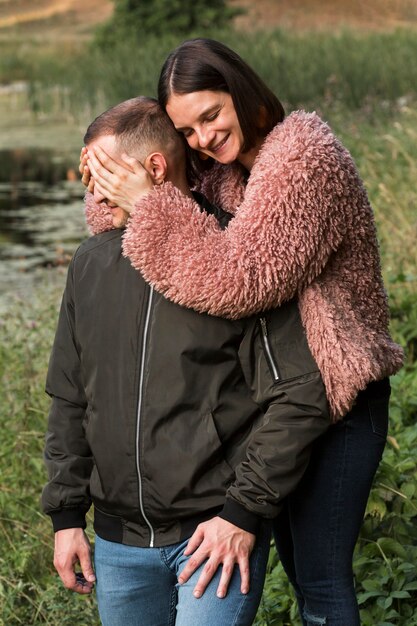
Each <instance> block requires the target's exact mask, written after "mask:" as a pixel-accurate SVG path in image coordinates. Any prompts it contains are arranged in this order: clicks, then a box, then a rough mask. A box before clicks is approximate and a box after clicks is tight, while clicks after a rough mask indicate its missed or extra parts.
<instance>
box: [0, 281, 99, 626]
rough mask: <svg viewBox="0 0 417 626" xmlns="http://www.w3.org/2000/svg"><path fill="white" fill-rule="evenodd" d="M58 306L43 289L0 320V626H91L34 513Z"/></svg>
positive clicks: (88, 611)
mask: <svg viewBox="0 0 417 626" xmlns="http://www.w3.org/2000/svg"><path fill="white" fill-rule="evenodd" d="M58 301H59V295H58V294H57V293H55V292H52V293H51V289H50V288H49V287H48V285H47V284H45V285H42V292H41V293H40V295H39V298H37V299H35V300H34V301H33V302H32V303H31V307H30V309H29V308H28V307H27V306H26V304H25V303H24V302H22V301H17V302H16V303H15V304H14V305H13V307H12V310H11V311H10V312H9V313H7V314H5V315H3V316H2V318H1V319H0V427H1V432H2V436H1V441H0V476H1V485H0V545H1V551H0V624H5V625H6V624H7V625H8V626H9V625H10V626H11V625H12V624H13V625H16V626H17V625H19V624H21V625H22V626H27V625H28V624H47V625H49V626H56V625H57V624H60V625H61V624H62V625H67V626H74V624H77V626H94V624H97V625H98V624H99V621H98V619H97V615H96V608H95V606H94V603H93V602H92V600H91V599H89V598H85V597H80V596H78V597H75V596H72V595H71V594H68V593H66V591H65V590H64V589H63V588H62V587H61V586H60V585H58V584H57V580H56V576H55V574H54V573H53V567H52V548H53V533H52V530H51V524H50V522H49V520H48V519H46V518H45V517H44V516H43V515H42V514H41V512H40V506H39V497H40V491H41V486H42V485H43V484H44V482H45V480H46V475H45V469H44V466H43V460H42V450H43V442H44V435H45V427H46V415H47V411H48V405H49V401H48V399H47V397H46V394H45V393H44V386H45V367H46V364H47V359H48V356H47V355H48V352H49V349H50V346H51V343H52V339H53V334H54V327H55V324H56V320H57V304H58Z"/></svg>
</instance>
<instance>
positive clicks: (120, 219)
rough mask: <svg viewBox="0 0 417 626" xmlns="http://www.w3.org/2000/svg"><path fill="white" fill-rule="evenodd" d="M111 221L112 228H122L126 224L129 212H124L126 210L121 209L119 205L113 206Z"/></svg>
mask: <svg viewBox="0 0 417 626" xmlns="http://www.w3.org/2000/svg"><path fill="white" fill-rule="evenodd" d="M111 213H112V223H113V227H114V228H124V227H125V226H126V224H127V220H128V217H129V214H128V213H126V211H123V209H120V208H119V207H117V208H114V209H113V210H112V211H111Z"/></svg>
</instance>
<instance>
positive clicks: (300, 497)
mask: <svg viewBox="0 0 417 626" xmlns="http://www.w3.org/2000/svg"><path fill="white" fill-rule="evenodd" d="M379 389H380V388H379ZM388 399H389V396H388V394H387V393H386V395H383V396H381V395H379V394H370V393H365V392H363V393H362V394H360V395H359V396H358V401H357V403H356V405H355V406H354V408H353V410H352V411H351V412H350V413H349V414H348V415H347V416H346V418H345V419H344V420H343V421H342V422H340V423H338V424H335V425H334V426H331V427H330V428H329V430H328V432H327V433H325V434H324V435H323V436H322V437H321V438H320V439H319V440H318V441H317V442H316V444H315V446H314V448H313V452H312V458H311V461H310V463H309V466H308V468H307V470H306V473H305V475H304V477H303V479H302V481H301V482H300V484H299V486H298V487H297V489H296V490H295V492H294V493H293V494H291V495H290V496H289V497H288V502H287V506H288V520H289V527H290V531H291V532H290V533H289V532H288V530H286V531H285V532H286V533H287V536H289V537H290V538H291V540H292V544H293V545H292V546H291V545H290V544H288V543H287V547H286V548H285V546H283V540H282V539H281V538H280V537H279V533H280V526H282V525H283V521H285V520H283V519H281V520H280V519H279V518H278V519H277V524H276V528H274V534H277V535H278V538H277V545H278V550H279V552H280V553H282V555H283V562H284V563H283V564H284V567H286V569H287V571H288V573H289V577H290V579H294V576H295V583H296V586H297V589H298V594H299V603H300V604H301V606H302V610H303V619H304V621H303V624H305V625H307V626H317V625H321V624H326V626H358V625H359V624H360V621H359V610H358V606H357V601H356V594H355V590H354V582H353V574H352V555H353V550H354V547H355V543H356V541H357V537H358V534H359V530H360V527H361V524H362V520H363V515H364V512H365V508H366V502H367V499H368V496H369V491H370V488H371V485H372V481H373V478H374V475H375V472H376V469H377V467H378V464H379V462H380V459H381V456H382V452H383V449H384V446H385V441H386V433H387V424H388ZM284 528H285V526H284ZM288 545H289V548H288ZM291 552H292V555H293V561H292V559H291Z"/></svg>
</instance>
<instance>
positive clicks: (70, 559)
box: [54, 528, 96, 594]
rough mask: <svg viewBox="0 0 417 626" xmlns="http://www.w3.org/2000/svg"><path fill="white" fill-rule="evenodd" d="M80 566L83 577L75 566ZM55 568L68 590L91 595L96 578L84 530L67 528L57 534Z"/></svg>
mask: <svg viewBox="0 0 417 626" xmlns="http://www.w3.org/2000/svg"><path fill="white" fill-rule="evenodd" d="M76 563H79V564H80V567H81V571H82V576H80V575H79V574H78V575H76V574H75V571H74V565H75V564H76ZM54 566H55V569H56V570H57V572H58V574H59V576H60V578H61V580H62V582H63V583H64V585H65V587H66V588H67V589H71V590H72V591H75V592H77V593H84V594H85V593H91V591H92V590H93V587H94V582H95V580H96V577H95V575H94V570H93V566H92V563H91V548H90V542H89V541H88V538H87V535H86V534H85V532H84V530H83V529H82V528H67V529H65V530H58V531H57V532H56V533H55V552H54Z"/></svg>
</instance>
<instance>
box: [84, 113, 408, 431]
mask: <svg viewBox="0 0 417 626" xmlns="http://www.w3.org/2000/svg"><path fill="white" fill-rule="evenodd" d="M200 191H202V192H203V193H204V194H205V195H206V196H207V197H208V199H209V200H210V201H211V202H213V203H216V204H218V205H219V206H221V207H222V208H223V209H225V210H227V211H229V212H231V213H233V214H234V215H235V217H234V219H233V220H232V221H231V223H230V224H229V226H228V228H227V229H226V230H224V231H222V230H221V229H220V228H219V226H218V224H217V221H216V220H215V218H214V217H213V216H209V215H207V214H205V213H202V212H201V210H200V208H199V206H198V205H197V204H196V203H195V202H194V201H193V200H192V199H191V198H188V197H185V196H184V195H183V194H182V193H181V192H180V191H178V190H177V189H176V188H175V187H174V186H173V185H172V184H171V183H165V184H163V185H161V186H159V187H155V188H154V190H153V191H152V192H150V193H149V194H148V195H147V196H146V197H145V198H144V199H142V200H141V201H140V202H139V203H138V204H137V206H136V207H135V209H134V211H133V213H132V215H131V217H130V220H129V223H128V226H127V228H126V231H125V234H124V237H123V250H124V254H125V255H126V256H128V257H129V258H130V260H131V262H132V264H133V266H134V267H135V268H137V269H138V270H140V271H141V272H142V274H143V276H144V277H145V279H146V280H147V281H149V282H150V283H151V284H152V285H153V286H154V287H155V289H156V290H157V291H160V292H162V293H163V294H164V295H165V296H166V297H167V298H169V299H170V300H173V301H174V302H177V303H179V304H181V305H184V306H186V307H191V308H194V309H195V310H197V311H200V312H208V313H211V314H213V315H218V316H222V317H229V318H239V317H244V316H248V315H251V314H253V313H257V312H259V311H263V310H266V309H269V308H271V307H277V306H279V305H280V304H281V303H282V302H284V301H286V300H289V299H291V298H293V297H294V296H297V297H298V299H299V308H300V312H301V317H302V321H303V324H304V328H305V331H306V335H307V340H308V343H309V346H310V349H311V352H312V354H313V356H314V358H315V359H316V362H317V364H318V366H319V368H320V371H321V374H322V377H323V380H324V383H325V385H326V390H327V395H328V399H329V404H330V407H331V410H332V414H333V416H334V419H338V418H339V417H340V416H342V415H344V414H346V413H347V412H348V411H349V410H350V409H351V407H352V405H353V404H354V401H355V398H356V396H357V394H358V392H359V391H360V390H361V389H364V388H365V387H366V385H367V384H368V383H369V382H370V381H372V380H379V379H381V378H383V377H385V376H388V375H391V374H393V373H395V372H396V371H398V369H399V368H400V367H401V365H402V362H403V352H402V349H401V348H400V347H399V346H398V345H396V344H395V343H394V342H393V341H392V339H391V337H390V335H389V330H388V322H389V314H388V305H387V298H386V294H385V291H384V287H383V284H382V278H381V269H380V261H379V250H378V243H377V239H376V231H375V224H374V219H373V214H372V209H371V207H370V204H369V202H368V198H367V194H366V191H365V189H364V187H363V184H362V182H361V180H360V177H359V175H358V173H357V170H356V167H355V165H354V162H353V160H352V158H351V156H350V154H349V152H348V151H347V150H346V149H345V148H344V147H343V146H342V145H341V143H340V142H339V141H338V140H337V139H336V137H335V136H334V135H333V133H332V132H331V130H330V128H329V127H328V126H327V124H325V123H324V122H323V121H322V120H321V119H320V118H319V117H318V116H317V115H316V114H314V113H305V112H295V113H292V114H291V115H289V116H288V117H287V118H286V119H285V120H284V121H283V122H282V123H281V124H278V125H277V126H276V127H275V128H274V129H273V130H272V131H271V133H270V134H269V135H268V137H267V138H266V140H265V142H264V144H263V146H262V148H261V150H260V152H259V154H258V156H257V158H256V161H255V164H254V166H253V168H252V170H251V172H250V176H249V179H248V181H247V184H246V182H245V179H244V175H243V171H242V170H241V169H240V167H238V166H222V165H219V164H216V165H215V166H214V167H213V168H212V169H211V170H210V171H209V172H208V173H207V174H206V175H205V177H204V179H203V180H202V183H201V188H200ZM86 211H87V222H88V224H89V226H90V229H91V230H92V232H94V233H97V232H101V231H103V230H108V229H109V228H111V218H110V216H109V215H108V214H107V212H106V209H105V207H103V206H101V207H98V206H97V205H94V202H93V200H92V197H91V196H90V197H87V202H86Z"/></svg>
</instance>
